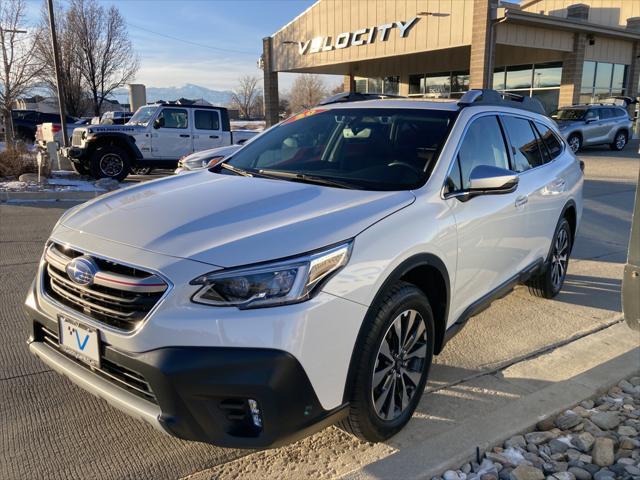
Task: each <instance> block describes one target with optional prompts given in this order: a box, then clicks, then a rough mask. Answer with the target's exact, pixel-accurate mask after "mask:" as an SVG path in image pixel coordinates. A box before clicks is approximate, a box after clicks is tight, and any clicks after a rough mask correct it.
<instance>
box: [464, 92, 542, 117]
mask: <svg viewBox="0 0 640 480" xmlns="http://www.w3.org/2000/svg"><path fill="white" fill-rule="evenodd" d="M472 105H494V106H500V107H511V108H519V109H521V110H528V111H530V112H534V113H539V114H541V115H545V116H546V115H547V112H545V110H544V107H543V106H542V103H540V100H538V99H537V98H533V97H528V96H525V95H518V94H515V93H508V92H498V91H497V90H491V89H488V88H485V89H473V90H469V91H468V92H466V93H465V94H464V95H463V96H462V98H461V99H460V100H459V101H458V106H459V107H461V108H464V107H470V106H472Z"/></svg>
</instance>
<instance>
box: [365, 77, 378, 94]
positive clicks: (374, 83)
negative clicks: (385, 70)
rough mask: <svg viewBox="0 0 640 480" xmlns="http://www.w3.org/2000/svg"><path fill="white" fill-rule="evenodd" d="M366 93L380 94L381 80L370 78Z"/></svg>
mask: <svg viewBox="0 0 640 480" xmlns="http://www.w3.org/2000/svg"><path fill="white" fill-rule="evenodd" d="M367 93H382V79H381V78H370V79H369V85H368V87H367Z"/></svg>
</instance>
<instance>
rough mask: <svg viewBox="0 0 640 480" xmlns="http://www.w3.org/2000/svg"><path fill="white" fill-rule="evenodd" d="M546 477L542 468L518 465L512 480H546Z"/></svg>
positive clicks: (513, 472) (512, 473) (511, 477)
mask: <svg viewBox="0 0 640 480" xmlns="http://www.w3.org/2000/svg"><path fill="white" fill-rule="evenodd" d="M544 478H545V477H544V473H542V470H540V469H539V468H535V467H531V466H529V465H518V466H517V467H516V468H515V469H514V470H513V471H512V472H511V476H510V479H511V480H544Z"/></svg>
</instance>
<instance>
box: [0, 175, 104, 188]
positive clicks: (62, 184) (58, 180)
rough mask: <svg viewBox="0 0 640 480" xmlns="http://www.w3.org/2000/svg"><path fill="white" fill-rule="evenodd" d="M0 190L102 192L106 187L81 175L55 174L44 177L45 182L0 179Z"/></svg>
mask: <svg viewBox="0 0 640 480" xmlns="http://www.w3.org/2000/svg"><path fill="white" fill-rule="evenodd" d="M0 192H100V193H104V192H106V190H105V189H104V188H100V187H96V186H95V185H94V183H93V181H91V180H85V179H83V178H81V177H80V176H79V175H69V174H68V173H67V172H65V174H64V175H60V176H57V175H55V173H54V176H53V177H52V178H49V179H44V181H43V183H40V184H39V183H37V182H35V181H34V182H21V181H19V180H4V181H3V180H0Z"/></svg>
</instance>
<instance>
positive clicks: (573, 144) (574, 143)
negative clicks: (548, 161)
mask: <svg viewBox="0 0 640 480" xmlns="http://www.w3.org/2000/svg"><path fill="white" fill-rule="evenodd" d="M567 143H568V144H569V148H570V149H571V151H572V152H573V153H578V152H579V151H580V149H581V148H582V137H581V136H580V135H578V134H577V133H572V134H571V135H569V138H567Z"/></svg>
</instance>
